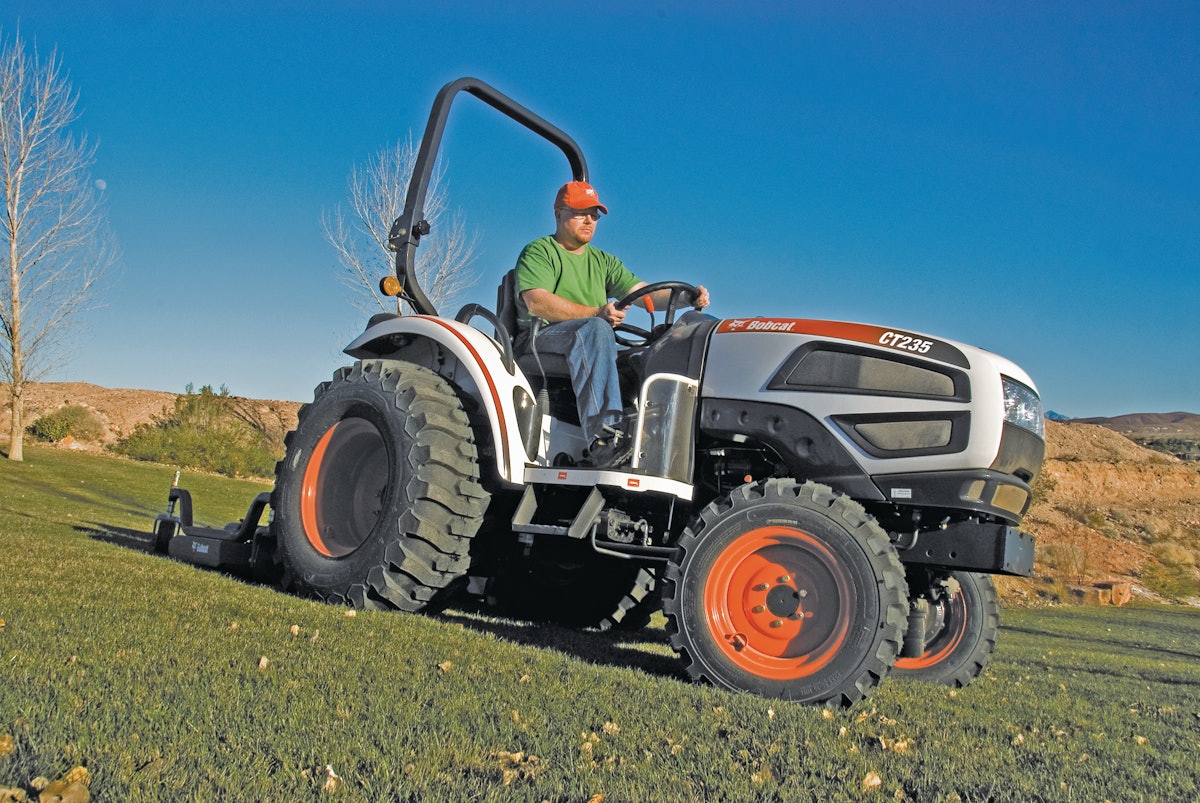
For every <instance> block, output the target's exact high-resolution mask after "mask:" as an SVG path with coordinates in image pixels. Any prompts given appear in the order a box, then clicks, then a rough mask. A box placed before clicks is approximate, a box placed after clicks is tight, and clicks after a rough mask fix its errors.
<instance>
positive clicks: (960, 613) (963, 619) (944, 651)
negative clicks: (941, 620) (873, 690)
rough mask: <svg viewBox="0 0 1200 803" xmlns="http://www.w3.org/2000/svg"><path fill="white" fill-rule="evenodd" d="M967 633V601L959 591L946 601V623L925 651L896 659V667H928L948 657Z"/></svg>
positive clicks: (910, 668)
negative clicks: (913, 656) (913, 655)
mask: <svg viewBox="0 0 1200 803" xmlns="http://www.w3.org/2000/svg"><path fill="white" fill-rule="evenodd" d="M966 634H967V601H966V599H964V597H963V593H962V592H961V591H960V592H958V593H957V594H955V595H954V596H952V597H951V598H950V601H949V602H948V603H946V623H945V625H944V626H943V627H942V631H941V632H940V633H938V634H937V635H936V636H934V638H933V640H932V641H931V642H929V644H928V645H927V646H926V647H925V652H923V653H921V655H919V656H918V657H916V658H898V659H896V668H897V669H908V670H913V669H928V668H929V667H931V666H937V665H938V664H940V663H941V662H942V661H944V660H946V659H947V658H948V657H950V655H951V654H953V653H954V651H955V650H957V649H958V645H960V644H962V640H963V638H964V637H965V636H966Z"/></svg>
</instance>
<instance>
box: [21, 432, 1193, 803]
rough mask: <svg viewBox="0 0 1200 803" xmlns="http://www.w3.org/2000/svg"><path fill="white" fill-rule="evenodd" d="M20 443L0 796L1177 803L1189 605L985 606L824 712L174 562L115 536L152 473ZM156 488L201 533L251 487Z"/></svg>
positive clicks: (652, 636)
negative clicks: (954, 675)
mask: <svg viewBox="0 0 1200 803" xmlns="http://www.w3.org/2000/svg"><path fill="white" fill-rule="evenodd" d="M26 457H27V461H26V462H25V463H24V464H11V463H8V462H7V461H3V462H2V464H0V618H2V619H3V620H4V622H5V623H4V626H3V629H0V744H3V743H4V740H3V737H4V736H5V735H7V736H10V737H11V738H12V750H11V752H9V753H8V754H7V755H0V787H3V786H21V787H26V786H27V784H28V783H29V782H30V780H31V779H33V778H34V777H36V776H45V777H47V778H56V777H59V776H61V775H62V774H63V773H64V772H66V771H67V770H69V769H70V768H72V767H74V766H77V765H83V766H86V767H87V768H88V769H89V770H90V772H91V775H92V781H91V793H92V800H93V801H122V803H124V802H125V801H188V800H194V801H201V800H204V801H211V800H216V799H221V800H254V801H308V800H311V801H324V800H348V801H349V800H354V801H359V800H362V801H378V800H447V801H461V800H504V801H525V800H529V801H540V800H551V801H588V800H589V799H592V798H593V796H596V795H604V800H605V801H606V803H613V801H641V800H663V801H672V800H680V801H683V800H689V801H690V800H711V801H724V800H738V801H741V800H787V801H791V800H798V801H802V800H860V799H861V800H895V799H898V798H900V797H903V798H904V799H909V800H923V801H924V800H932V801H937V800H944V801H953V800H959V801H983V800H1013V801H1017V800H1062V801H1070V800H1086V801H1092V800H1096V801H1099V800H1105V799H1110V800H1194V799H1197V798H1198V797H1200V785H1198V782H1197V778H1196V771H1195V766H1196V758H1197V756H1198V755H1200V661H1198V660H1197V658H1198V657H1200V650H1198V648H1197V644H1200V613H1197V612H1196V611H1194V610H1189V609H1180V608H1165V607H1159V608H1150V607H1134V608H1121V609H1117V608H1055V609H1043V610H1006V611H1005V612H1004V617H1003V620H1004V630H1003V633H1002V636H1001V643H1000V647H999V649H998V651H997V654H996V656H995V659H994V660H993V662H992V664H991V665H990V667H989V668H988V670H987V671H986V672H985V673H984V675H983V676H982V677H981V678H980V679H979V680H978V681H977V682H976V683H975V684H974V685H973V686H971V687H970V688H967V689H963V690H961V691H958V692H953V691H951V690H949V689H945V688H941V687H933V686H925V685H920V684H916V683H911V682H901V681H888V682H886V683H884V684H883V686H882V687H881V688H880V689H879V690H877V691H876V693H875V694H874V695H873V696H872V697H871V698H869V699H868V700H867V701H866V702H864V703H862V704H860V705H858V706H856V707H855V708H853V709H851V710H850V711H848V712H844V713H836V714H831V713H827V712H825V711H823V710H820V709H814V708H809V707H804V706H799V705H793V704H787V703H781V702H779V701H772V700H766V699H761V698H757V697H753V696H750V695H738V694H730V693H726V692H721V691H717V690H715V689H712V688H707V687H704V686H699V685H695V684H692V683H688V682H686V681H684V680H682V679H681V677H680V673H679V670H678V667H677V664H676V662H675V660H674V658H673V656H672V653H671V651H670V649H669V648H668V647H667V645H666V640H665V636H664V634H663V632H662V630H661V629H658V628H654V627H652V628H650V629H648V630H646V631H644V632H642V633H639V634H633V635H629V634H626V635H624V636H618V637H610V636H607V635H601V634H591V633H576V632H572V631H566V630H557V629H547V628H543V627H538V628H533V627H526V626H524V625H522V624H521V623H519V622H512V621H507V620H498V619H492V618H488V617H485V616H481V615H478V614H474V613H470V612H459V611H451V612H449V613H447V614H445V615H442V616H438V617H427V616H411V615H403V614H373V613H361V612H360V613H358V615H357V616H353V617H350V616H347V615H346V612H345V611H344V610H342V609H340V608H336V607H332V606H325V605H319V604H316V603H313V602H310V601H307V600H302V599H297V598H294V597H291V596H287V595H284V594H281V593H279V592H277V591H275V590H273V589H270V588H265V587H259V586H253V585H248V584H245V583H242V582H239V581H236V580H233V579H230V578H228V577H224V576H222V575H220V574H217V573H213V572H206V571H203V570H200V569H196V568H193V567H190V566H186V565H183V564H179V563H175V562H172V561H170V560H168V559H165V558H163V557H160V556H155V555H152V554H147V553H145V552H143V551H141V550H140V549H138V548H136V547H139V546H140V545H141V543H142V542H141V540H140V539H138V538H136V537H134V536H133V533H134V532H135V531H139V530H141V531H146V530H148V529H149V524H150V520H151V519H152V518H153V516H154V515H155V514H156V513H157V512H159V511H160V510H161V509H162V508H163V506H164V503H165V498H166V490H167V488H168V487H169V485H170V480H171V475H172V473H173V470H172V469H170V468H167V467H162V466H150V465H146V464H140V463H132V462H127V461H122V460H116V459H112V458H105V457H95V456H88V455H81V454H76V453H70V452H66V451H62V450H53V449H48V448H42V447H37V446H28V447H27V450H26ZM183 484H184V485H185V487H188V488H189V489H190V490H192V491H193V493H194V496H195V500H196V506H197V508H196V515H197V519H198V520H200V521H203V522H204V523H207V524H223V523H224V522H225V521H227V520H231V519H235V518H237V517H239V516H240V515H241V514H242V513H244V512H245V506H246V504H247V503H248V502H249V500H250V499H251V498H252V497H253V496H254V494H256V493H257V492H259V491H261V490H262V489H263V488H264V486H263V485H261V484H256V483H251V482H239V481H234V480H228V479H224V478H218V477H211V476H194V477H185V478H184V482H183ZM99 532H107V533H116V534H118V536H119V537H117V538H115V539H114V538H111V537H100V536H98V535H97V533H99ZM263 658H266V659H267V661H268V663H267V664H265V665H264V664H262V663H261V662H262V659H263ZM326 766H331V767H332V768H333V770H334V771H335V772H336V773H337V774H338V775H339V776H340V777H341V779H342V781H343V784H344V785H343V786H342V788H341V789H340V790H337V791H332V792H329V791H324V789H323V787H324V785H325V783H326V781H327V779H328V774H327V771H326V769H325V768H326ZM875 778H877V779H878V785H872V784H871V783H867V784H866V785H864V781H867V780H868V779H875Z"/></svg>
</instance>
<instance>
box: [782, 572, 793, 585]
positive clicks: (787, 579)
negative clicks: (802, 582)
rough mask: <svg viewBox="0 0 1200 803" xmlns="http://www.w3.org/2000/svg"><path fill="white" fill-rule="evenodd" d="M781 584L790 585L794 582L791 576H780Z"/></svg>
mask: <svg viewBox="0 0 1200 803" xmlns="http://www.w3.org/2000/svg"><path fill="white" fill-rule="evenodd" d="M779 582H780V583H790V582H792V578H791V575H787V574H784V575H780V577H779Z"/></svg>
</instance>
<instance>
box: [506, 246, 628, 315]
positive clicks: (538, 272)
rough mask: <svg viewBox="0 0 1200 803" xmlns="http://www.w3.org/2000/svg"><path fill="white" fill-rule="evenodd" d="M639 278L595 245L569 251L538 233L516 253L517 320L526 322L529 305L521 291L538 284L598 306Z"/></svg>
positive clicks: (621, 296)
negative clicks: (580, 250)
mask: <svg viewBox="0 0 1200 803" xmlns="http://www.w3.org/2000/svg"><path fill="white" fill-rule="evenodd" d="M640 281H641V280H640V279H639V278H638V277H636V276H634V275H633V273H631V272H630V270H629V268H627V267H625V264H624V263H623V262H621V260H619V259H617V258H616V257H615V256H613V255H612V254H609V253H607V252H606V251H601V250H600V249H599V248H593V247H592V246H591V245H587V246H584V249H583V253H581V254H572V253H571V252H570V251H567V250H566V249H564V248H562V247H561V246H560V245H559V244H558V242H557V241H556V240H555V239H554V236H553V235H547V236H545V237H540V238H538V239H536V240H534V241H533V242H531V243H530V244H529V245H527V246H525V248H524V250H522V251H521V256H519V257H517V324H518V328H519V329H521V330H525V329H527V328H528V327H529V326H530V321H531V317H530V315H529V308H528V307H526V306H525V299H524V298H522V297H521V293H523V292H525V291H526V290H533V289H537V288H540V289H542V290H549V291H550V292H551V293H554V294H555V295H556V296H561V297H562V298H565V299H567V300H568V301H574V302H575V303H576V304H584V305H587V306H589V307H602V306H604V305H605V304H607V303H608V300H609V299H610V298H623V297H624V296H626V295H627V294H628V293H629V291H630V290H632V289H633V286H634V285H635V284H637V283H638V282H640Z"/></svg>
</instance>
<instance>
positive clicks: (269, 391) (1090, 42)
mask: <svg viewBox="0 0 1200 803" xmlns="http://www.w3.org/2000/svg"><path fill="white" fill-rule="evenodd" d="M174 5H175V4H167V3H162V4H155V3H139V2H106V1H105V0H93V1H92V2H89V3H86V4H82V3H73V2H43V1H40V0H7V2H5V3H4V4H3V6H2V7H0V31H2V32H3V34H4V36H5V37H11V36H12V35H13V34H14V33H15V31H16V30H17V28H18V26H19V28H20V32H21V34H22V36H23V38H25V39H27V40H33V41H36V43H37V47H38V49H39V50H40V51H41V52H43V53H45V52H47V51H49V50H50V49H51V48H54V47H56V48H57V49H58V53H59V56H60V57H61V59H62V61H63V63H64V65H65V66H66V68H67V69H68V70H69V72H70V76H71V80H72V82H73V84H74V86H75V88H76V89H77V90H78V92H79V94H80V106H81V109H82V111H83V115H82V118H81V120H80V123H79V126H80V128H81V129H82V130H85V131H86V132H87V133H88V135H89V136H90V137H91V138H93V139H95V140H97V141H98V142H99V151H98V155H97V161H96V164H95V166H94V176H95V178H97V179H100V180H103V181H104V182H105V183H106V185H107V189H106V194H107V196H108V203H109V214H110V220H111V223H112V226H113V228H114V230H115V233H116V235H117V238H118V240H119V243H120V246H121V250H122V253H123V258H122V262H121V268H120V271H119V274H117V275H116V276H114V281H113V282H112V283H111V287H110V288H109V290H108V291H107V292H106V293H105V294H104V295H103V296H102V297H101V298H100V299H99V300H100V302H101V304H102V306H101V307H100V308H99V309H97V310H95V311H93V312H91V313H90V314H89V315H88V316H87V318H86V320H85V321H84V327H83V329H82V331H81V333H80V337H79V338H78V340H77V341H75V342H76V343H77V345H76V347H75V348H73V349H72V356H71V358H70V360H69V361H68V362H67V363H66V364H64V365H63V366H62V367H61V368H59V369H57V370H56V371H55V372H54V373H52V374H51V375H49V376H48V377H47V379H49V380H54V381H86V382H93V383H96V384H99V385H104V386H107V387H139V388H147V389H158V390H168V391H182V390H183V389H184V387H185V386H186V385H187V384H188V383H193V384H194V385H196V386H197V387H199V386H200V385H202V384H212V385H214V386H220V385H222V384H224V385H226V386H227V387H228V388H229V390H230V392H231V393H234V394H236V395H241V396H251V397H259V398H282V399H293V400H298V401H305V400H308V399H310V398H311V392H312V388H313V387H314V386H315V385H316V384H317V383H319V382H321V381H323V380H325V379H327V378H328V377H329V375H330V373H331V372H332V371H333V370H334V369H335V368H336V367H338V366H339V365H342V364H345V363H346V362H347V361H348V359H349V358H347V357H346V356H345V355H343V354H341V349H342V347H343V346H345V344H346V343H348V342H349V341H350V340H351V339H353V337H354V336H355V335H356V334H357V333H358V331H360V329H361V326H362V324H363V320H362V316H361V314H360V313H358V312H356V311H355V309H354V307H353V306H352V304H351V300H350V298H349V295H348V292H347V291H346V290H344V289H343V287H342V286H341V285H340V284H339V282H338V279H337V276H338V268H337V267H336V263H335V260H334V255H333V252H332V250H331V249H330V247H329V246H328V245H327V244H326V243H325V241H324V240H323V238H322V235H321V231H320V219H321V215H322V212H323V211H324V210H331V209H332V208H333V207H334V206H335V205H336V204H338V203H339V202H342V201H343V200H344V198H345V192H346V190H345V187H346V177H347V175H348V173H349V171H350V168H351V167H352V166H353V165H354V164H355V163H356V162H361V161H363V160H365V159H366V158H367V157H369V156H370V155H371V154H372V153H374V152H375V151H376V150H378V149H379V148H381V147H383V146H385V145H387V144H389V143H391V142H393V141H395V140H396V139H399V138H403V137H406V136H408V135H409V134H410V133H411V134H412V135H413V136H414V137H415V138H419V136H420V134H421V131H422V130H423V128H424V124H425V119H426V117H427V115H428V112H429V106H430V103H431V101H432V99H433V96H434V94H435V93H436V91H437V89H438V88H439V87H440V86H441V85H442V84H444V83H446V82H447V81H450V80H452V79H455V78H458V77H461V76H464V75H471V76H475V77H478V78H481V79H483V80H485V81H488V82H489V83H491V84H492V85H494V86H495V87H497V88H498V89H500V90H501V91H503V92H505V93H507V94H509V95H511V96H512V97H514V98H515V99H516V100H518V101H519V102H521V103H524V104H525V105H527V106H529V107H530V108H532V109H534V110H535V111H537V112H538V113H540V114H542V115H543V116H545V117H546V118H548V119H549V120H551V121H552V122H554V123H555V124H557V125H559V126H560V127H562V128H563V129H564V130H566V131H567V132H568V133H570V134H571V135H572V136H573V137H574V138H575V139H576V140H577V141H578V142H579V143H580V145H581V146H582V148H583V150H584V153H585V154H586V156H587V159H588V163H589V168H590V172H591V177H592V180H593V183H595V184H596V186H597V187H598V189H599V190H600V194H601V196H602V198H603V199H604V201H605V203H606V204H607V205H608V206H609V209H610V212H611V214H610V215H609V217H608V218H606V219H605V220H604V221H603V222H602V223H601V226H600V232H599V234H598V236H597V240H596V244H598V245H599V246H600V247H602V248H605V249H606V250H609V251H612V252H613V253H616V254H617V255H618V256H620V257H622V259H624V260H625V262H626V263H627V264H628V265H629V266H630V267H631V268H632V269H633V270H634V271H635V272H636V273H637V274H639V276H641V277H642V278H643V279H645V280H647V281H655V280H659V279H672V278H674V279H684V280H689V281H693V282H695V283H699V284H704V285H706V286H707V287H708V288H709V289H710V290H711V292H712V297H713V307H712V312H713V313H714V314H716V315H718V316H720V317H738V316H747V315H759V314H761V315H772V316H793V317H811V318H830V319H839V320H851V321H862V322H868V323H877V324H882V325H887V326H895V327H898V328H905V329H909V330H916V331H920V332H926V333H929V334H933V335H937V336H941V337H945V338H950V339H954V340H959V341H963V342H967V343H971V344H973V345H977V346H981V347H983V348H987V349H989V350H992V351H995V352H998V353H1000V354H1003V355H1005V356H1007V357H1009V358H1011V359H1013V360H1015V361H1016V362H1018V363H1019V364H1021V365H1022V366H1023V367H1024V368H1025V369H1026V370H1028V371H1029V372H1030V374H1031V375H1032V376H1033V378H1034V379H1035V381H1036V382H1037V383H1038V386H1039V388H1040V390H1041V392H1042V395H1043V397H1044V399H1045V402H1046V405H1047V407H1048V408H1051V409H1054V410H1057V411H1059V412H1061V413H1064V414H1067V415H1071V416H1077V417H1080V416H1093V415H1119V414H1121V413H1129V412H1169V411H1175V410H1189V411H1193V412H1200V345H1198V343H1200V312H1198V311H1197V310H1198V309H1200V278H1198V273H1200V5H1197V4H1196V3H1195V2H1169V1H1168V2H1160V3H1153V4H1149V5H1146V4H1136V3H1112V2H1096V3H1054V2H1051V3H1041V2H1021V3H990V4H982V3H961V2H941V3H939V2H929V3H921V2H916V3H913V2H901V3H888V4H870V3H860V2H839V3H832V2H831V3H785V2H755V1H754V0H749V1H745V2H718V1H713V0H709V1H708V2H692V3H653V2H638V3H634V2H622V1H618V2H610V3H590V4H589V3H564V2H555V3H543V2H537V1H536V0H535V1H534V2H507V1H506V2H488V3H485V2H482V1H481V0H480V1H477V2H466V0H442V1H441V2H434V3H430V2H422V3H409V2H404V0H393V2H386V3H384V2H374V1H373V0H371V1H368V0H362V1H361V2H348V3H339V4H336V8H335V7H334V4H323V3H314V2H292V3H288V2H281V1H280V2H271V3H254V2H245V3H237V2H227V3H213V2H203V0H201V1H200V2H195V3H189V4H179V5H180V7H179V8H173V7H169V6H174ZM185 5H186V7H184V6H185ZM160 6H161V7H160ZM443 157H444V159H445V160H446V163H447V166H448V180H449V188H450V193H451V200H452V203H453V204H454V205H455V206H457V207H459V208H461V210H462V211H463V213H464V215H465V216H466V219H467V221H468V224H469V226H471V227H472V228H474V229H475V230H477V231H478V233H479V235H480V250H479V260H478V262H477V265H476V267H477V268H478V269H479V270H480V271H481V272H482V274H483V278H482V279H481V281H480V283H479V284H478V285H477V286H476V289H475V291H474V292H472V293H470V294H469V298H467V299H464V300H476V301H481V302H488V303H491V302H492V301H493V300H494V297H495V289H494V288H495V286H496V283H497V282H498V281H499V278H500V276H501V275H502V274H503V273H504V271H506V270H507V269H508V268H510V267H511V266H512V263H513V261H514V259H515V256H516V254H517V252H518V251H519V250H520V248H521V246H522V245H523V244H524V243H525V242H526V241H528V240H531V239H533V238H534V237H536V236H540V235H542V234H546V233H549V231H550V228H551V226H552V219H551V214H550V204H551V201H552V197H553V193H554V191H555V189H556V188H557V186H558V185H559V184H561V183H562V182H563V181H565V180H566V179H567V178H569V176H568V175H567V167H566V162H565V160H564V159H563V158H562V157H561V155H560V154H559V153H558V152H557V151H556V150H554V149H553V148H552V147H550V146H548V145H546V144H545V143H543V142H541V141H540V140H537V139H535V138H534V137H532V136H530V135H528V134H527V133H526V132H524V130H523V129H520V128H518V127H517V126H515V125H514V124H513V123H511V121H508V120H507V119H505V118H503V117H501V116H500V115H498V114H496V113H495V112H493V111H492V110H490V109H488V108H486V107H485V106H483V104H480V103H478V102H477V101H475V100H474V99H473V98H468V97H463V98H461V99H460V100H459V101H458V102H457V103H456V104H455V107H454V111H453V112H452V113H451V117H450V124H449V127H448V132H447V137H446V140H445V142H444V145H443ZM445 312H449V313H452V312H453V310H448V311H445Z"/></svg>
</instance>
